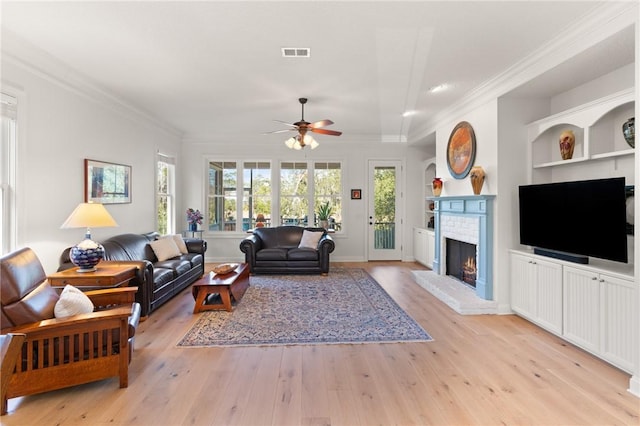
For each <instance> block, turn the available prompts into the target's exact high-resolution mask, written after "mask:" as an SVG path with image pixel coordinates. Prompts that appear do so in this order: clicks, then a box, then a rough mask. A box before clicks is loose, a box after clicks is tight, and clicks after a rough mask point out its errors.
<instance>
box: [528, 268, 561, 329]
mask: <svg viewBox="0 0 640 426" xmlns="http://www.w3.org/2000/svg"><path fill="white" fill-rule="evenodd" d="M533 267H534V269H535V280H536V303H537V304H536V314H537V315H536V318H535V319H536V322H537V323H538V324H539V325H540V326H542V327H544V328H546V329H547V330H549V331H552V332H554V333H557V334H562V266H561V265H559V264H557V263H552V262H546V261H544V260H539V259H536V260H535V261H534V262H533Z"/></svg>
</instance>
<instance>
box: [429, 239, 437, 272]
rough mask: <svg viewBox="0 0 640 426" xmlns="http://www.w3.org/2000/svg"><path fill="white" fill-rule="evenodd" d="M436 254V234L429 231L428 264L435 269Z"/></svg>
mask: <svg viewBox="0 0 640 426" xmlns="http://www.w3.org/2000/svg"><path fill="white" fill-rule="evenodd" d="M435 254H436V234H435V233H433V232H427V266H428V267H429V268H431V269H433V257H434V256H435Z"/></svg>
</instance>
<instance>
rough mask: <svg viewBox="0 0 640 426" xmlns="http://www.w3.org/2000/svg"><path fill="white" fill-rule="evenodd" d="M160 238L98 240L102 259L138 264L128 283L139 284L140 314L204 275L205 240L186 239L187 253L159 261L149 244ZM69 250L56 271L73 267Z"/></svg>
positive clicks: (133, 236)
mask: <svg viewBox="0 0 640 426" xmlns="http://www.w3.org/2000/svg"><path fill="white" fill-rule="evenodd" d="M159 237H160V236H159V234H158V233H157V232H150V233H147V234H121V235H116V236H114V237H111V238H109V239H107V240H104V241H101V242H100V244H102V245H103V246H104V251H105V255H104V260H103V261H102V262H114V263H119V264H122V263H128V264H133V265H135V266H136V267H137V272H136V277H135V278H134V279H133V280H131V282H130V283H129V285H131V286H138V292H137V293H136V301H137V302H138V303H140V306H141V307H142V316H143V317H146V316H148V315H149V314H150V313H151V312H153V311H154V310H156V309H157V308H159V307H160V306H161V305H163V304H164V303H166V302H167V301H168V300H169V299H171V298H172V297H173V296H175V295H176V294H178V293H179V292H180V291H182V290H183V289H184V288H186V287H188V286H189V285H191V284H192V283H193V282H194V281H196V280H198V279H199V278H200V277H202V275H204V260H205V259H204V254H205V252H206V251H207V242H206V241H204V240H201V239H197V238H185V239H184V243H185V246H186V248H187V251H188V253H183V254H180V255H179V256H176V257H173V258H170V259H167V260H163V261H159V260H158V258H157V257H156V254H155V252H154V250H153V248H152V247H151V245H150V244H151V242H153V241H156V240H157V239H158V238H159ZM69 250H70V249H69V248H67V249H65V251H64V252H63V253H62V255H61V256H60V266H59V268H58V271H62V270H64V269H69V268H71V267H73V266H74V265H73V263H71V260H70V259H69ZM98 266H99V265H98Z"/></svg>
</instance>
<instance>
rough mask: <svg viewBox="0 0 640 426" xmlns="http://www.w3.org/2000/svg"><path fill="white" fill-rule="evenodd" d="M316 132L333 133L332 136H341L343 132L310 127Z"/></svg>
mask: <svg viewBox="0 0 640 426" xmlns="http://www.w3.org/2000/svg"><path fill="white" fill-rule="evenodd" d="M309 130H311V131H312V132H314V133H320V134H323V135H331V136H340V135H341V134H342V132H338V131H336V130H328V129H309Z"/></svg>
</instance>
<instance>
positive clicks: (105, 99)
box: [1, 30, 183, 138]
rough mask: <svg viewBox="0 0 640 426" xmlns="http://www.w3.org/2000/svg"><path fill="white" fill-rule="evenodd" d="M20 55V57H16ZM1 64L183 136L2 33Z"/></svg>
mask: <svg viewBox="0 0 640 426" xmlns="http://www.w3.org/2000/svg"><path fill="white" fill-rule="evenodd" d="M18 52H19V53H18ZM1 53H2V62H3V63H7V64H11V65H14V66H16V67H18V68H21V69H23V70H25V71H27V72H29V73H31V74H34V75H36V76H38V77H40V78H42V79H44V80H46V81H48V82H50V83H52V84H54V85H56V86H58V87H61V88H63V89H65V90H68V91H70V92H73V93H75V94H77V95H79V96H81V97H84V98H85V99H88V100H91V101H93V102H96V103H98V104H100V105H102V106H103V107H105V108H107V109H110V110H111V111H114V112H116V113H118V114H120V115H122V116H123V117H125V118H127V119H129V120H132V121H135V122H137V123H139V121H140V120H142V121H143V122H145V123H147V124H148V125H150V126H152V127H154V128H157V129H160V130H163V131H164V132H166V133H168V134H170V135H171V136H174V137H177V138H181V137H182V136H183V132H181V131H179V130H178V129H176V128H174V127H172V126H169V125H168V124H166V123H165V122H164V121H162V120H160V119H158V118H157V117H155V116H154V115H152V114H150V113H149V112H147V111H144V110H142V109H140V108H138V107H136V106H135V105H133V104H131V103H129V102H127V101H125V100H124V99H122V98H120V97H118V96H116V95H114V94H112V93H111V92H110V91H108V90H106V89H104V88H102V87H101V86H99V85H98V84H96V83H94V82H93V81H91V80H89V79H88V78H86V77H84V76H83V75H81V74H80V73H78V72H77V71H75V70H74V69H72V68H70V67H68V66H67V65H65V64H63V63H62V62H60V61H59V60H57V59H56V58H54V57H53V56H51V55H50V54H48V53H47V52H45V51H44V50H42V49H40V48H38V47H36V46H34V45H32V44H30V43H29V42H27V41H25V40H23V39H21V38H20V37H18V36H16V35H15V34H13V33H11V32H9V31H7V30H3V32H2V52H1Z"/></svg>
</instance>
